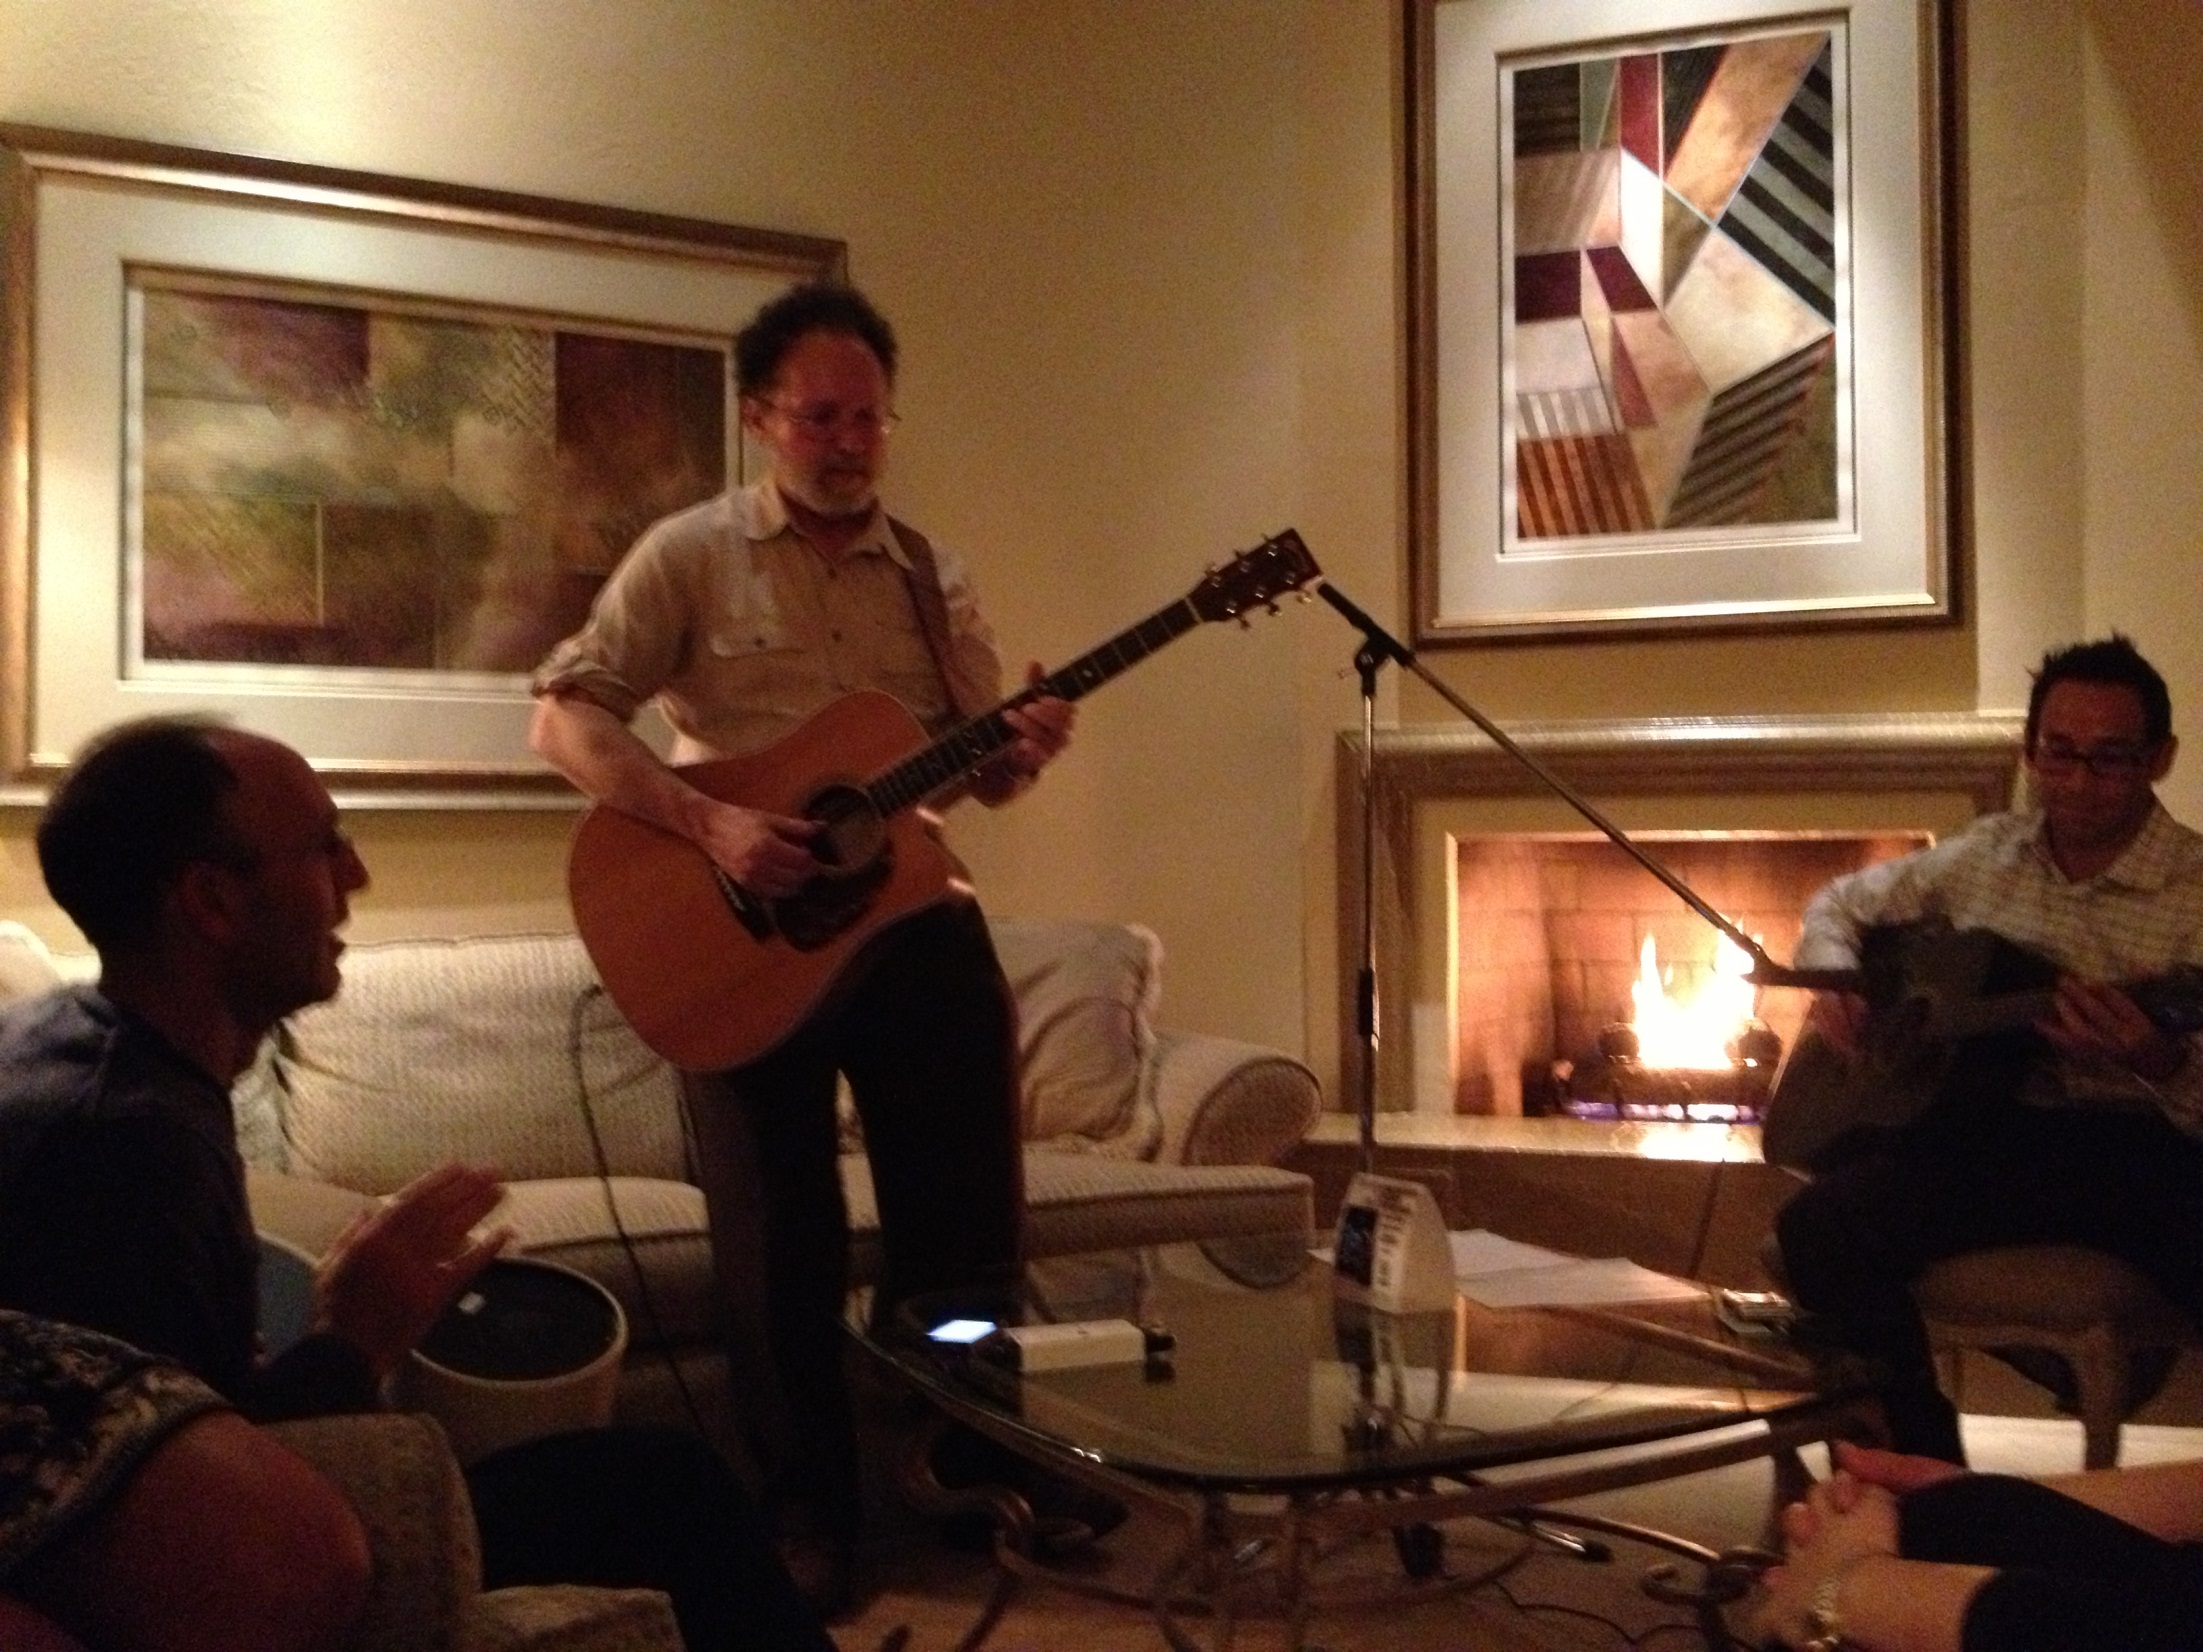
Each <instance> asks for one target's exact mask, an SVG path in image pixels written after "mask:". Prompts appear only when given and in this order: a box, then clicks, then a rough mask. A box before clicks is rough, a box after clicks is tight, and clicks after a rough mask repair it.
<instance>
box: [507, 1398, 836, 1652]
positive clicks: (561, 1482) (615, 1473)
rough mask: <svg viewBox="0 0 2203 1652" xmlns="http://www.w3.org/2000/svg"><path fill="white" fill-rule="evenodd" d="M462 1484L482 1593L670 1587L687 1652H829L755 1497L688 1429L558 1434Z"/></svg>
mask: <svg viewBox="0 0 2203 1652" xmlns="http://www.w3.org/2000/svg"><path fill="white" fill-rule="evenodd" d="M467 1490H468V1493H469V1494H470V1496H471V1497H472V1498H473V1500H474V1520H475V1526H476V1528H477V1529H478V1531H479V1532H480V1534H481V1539H482V1585H483V1587H484V1588H486V1589H503V1588H507V1587H509V1586H511V1585H514V1584H523V1583H586V1584H595V1585H599V1586H602V1587H606V1588H623V1589H663V1590H664V1591H665V1592H666V1593H667V1594H668V1595H670V1596H672V1598H673V1612H674V1616H675V1617H677V1618H678V1619H679V1620H680V1625H681V1639H682V1640H683V1642H685V1643H686V1644H687V1646H688V1647H689V1652H833V1644H834V1643H833V1642H832V1641H831V1640H830V1639H828V1638H827V1634H826V1631H825V1630H824V1629H823V1628H821V1627H820V1625H819V1620H818V1616H817V1614H816V1613H815V1612H813V1611H812V1610H811V1608H810V1606H809V1605H808V1604H807V1603H806V1602H805V1601H804V1599H803V1597H802V1596H801V1595H800V1594H799V1593H797V1591H796V1587H795V1584H794V1582H793V1581H792V1580H791V1579H790V1578H789V1576H788V1573H787V1571H786V1569H785V1568H784V1567H782V1565H781V1564H780V1558H779V1556H778V1555H777V1554H775V1553H774V1551H773V1545H772V1539H771V1535H770V1534H769V1533H768V1532H767V1531H766V1529H765V1526H764V1522H763V1521H761V1520H760V1519H759V1518H758V1515H757V1510H756V1508H755V1506H754V1505H753V1504H752V1503H751V1502H750V1498H749V1494H748V1493H747V1492H745V1491H744V1490H743V1489H742V1486H741V1483H740V1482H739V1481H737V1480H736V1479H735V1477H734V1475H733V1473H732V1472H731V1471H730V1470H729V1469H728V1468H727V1466H726V1464H725V1463H724V1462H722V1461H721V1460H720V1459H719V1457H718V1455H717V1454H716V1453H714V1452H713V1451H712V1449H711V1447H709V1446H708V1445H706V1444H705V1443H704V1442H703V1441H701V1440H699V1439H698V1438H697V1437H696V1436H695V1435H693V1434H684V1433H681V1432H678V1431H676V1430H673V1429H663V1428H592V1429H584V1430H581V1431H579V1432H577V1433H572V1434H555V1435H552V1436H550V1437H549V1438H547V1439H541V1440H531V1441H529V1442H528V1443H527V1444H525V1445H518V1446H513V1447H511V1448H509V1449H507V1450H505V1451H500V1452H495V1453H492V1454H491V1455H490V1456H488V1457H485V1458H483V1459H482V1460H481V1461H480V1462H478V1463H476V1464H475V1465H474V1467H473V1468H471V1469H469V1470H468V1471H467Z"/></svg>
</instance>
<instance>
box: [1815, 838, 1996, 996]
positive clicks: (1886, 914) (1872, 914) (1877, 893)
mask: <svg viewBox="0 0 2203 1652" xmlns="http://www.w3.org/2000/svg"><path fill="white" fill-rule="evenodd" d="M1963 842H1964V839H1963V837H1960V838H1953V839H1950V840H1948V841H1947V842H1945V843H1941V844H1937V845H1936V846H1935V847H1933V848H1930V849H1922V850H1919V851H1917V852H1916V853H1914V854H1910V855H1904V856H1900V857H1899V858H1898V859H1896V860H1885V861H1881V862H1879V863H1877V864H1875V865H1873V866H1868V867H1864V868H1862V869H1861V870H1859V871H1857V872H1847V873H1846V874H1844V876H1842V877H1840V878H1837V879H1835V880H1834V881H1833V882H1831V883H1829V884H1827V885H1826V886H1825V887H1823V888H1822V889H1821V891H1820V893H1818V894H1817V895H1815V896H1814V897H1813V898H1812V899H1811V900H1810V901H1808V902H1807V903H1806V906H1805V915H1804V918H1803V921H1802V923H1801V924H1800V927H1799V931H1798V950H1797V956H1796V959H1795V962H1796V964H1797V966H1798V967H1799V968H1800V969H1855V968H1857V967H1858V963H1859V943H1860V939H1861V937H1862V936H1863V935H1864V934H1865V933H1866V931H1867V930H1869V929H1872V928H1874V927H1875V926H1876V925H1879V924H1904V923H1911V922H1913V921H1914V920H1915V919H1918V918H1924V917H1926V916H1927V915H1928V913H1930V912H1931V911H1934V910H1935V909H1936V903H1935V880H1936V874H1937V871H1938V870H1939V868H1940V867H1941V866H1942V865H1943V864H1944V863H1946V862H1948V861H1949V860H1950V859H1951V858H1952V857H1953V856H1954V855H1955V854H1956V853H1957V852H1958V848H1959V845H1960V844H1961V843H1963Z"/></svg>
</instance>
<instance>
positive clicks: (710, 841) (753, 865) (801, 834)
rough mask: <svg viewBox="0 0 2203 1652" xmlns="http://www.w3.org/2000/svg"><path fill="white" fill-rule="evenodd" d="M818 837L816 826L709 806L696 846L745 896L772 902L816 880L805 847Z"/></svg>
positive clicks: (735, 807) (815, 867) (728, 805)
mask: <svg viewBox="0 0 2203 1652" xmlns="http://www.w3.org/2000/svg"><path fill="white" fill-rule="evenodd" d="M818 831H819V827H818V823H817V822H816V821H811V820H800V819H798V818H796V817H795V816H793V815H776V814H766V813H764V812H763V811H762V810H758V809H745V808H742V807H741V806H739V805H738V804H733V803H714V804H713V805H712V806H711V808H710V809H709V810H708V811H707V812H706V813H705V815H704V820H703V839H702V843H701V845H700V846H701V847H702V849H703V851H704V853H705V854H707V855H709V856H710V857H711V858H712V861H713V863H714V864H715V865H717V866H718V868H719V869H720V870H721V871H722V872H724V873H726V874H727V876H728V877H730V878H732V879H734V881H735V882H736V883H738V884H740V885H741V886H742V887H743V888H744V889H747V890H749V891H750V893H751V894H753V895H761V896H763V897H765V898H766V899H767V900H778V899H780V898H781V897H782V896H785V895H793V894H794V893H796V891H798V890H799V889H801V888H802V887H803V886H804V885H805V884H807V883H809V882H810V881H811V879H813V878H814V877H816V876H818V873H819V870H820V868H819V863H818V860H817V858H816V857H815V856H813V855H812V853H811V847H810V845H811V840H812V839H813V838H815V837H817V836H818Z"/></svg>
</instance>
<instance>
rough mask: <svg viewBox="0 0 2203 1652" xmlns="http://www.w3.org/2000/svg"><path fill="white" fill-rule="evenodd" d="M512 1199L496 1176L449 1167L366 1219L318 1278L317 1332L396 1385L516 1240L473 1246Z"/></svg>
mask: <svg viewBox="0 0 2203 1652" xmlns="http://www.w3.org/2000/svg"><path fill="white" fill-rule="evenodd" d="M504 1196H505V1189H504V1185H503V1184H502V1183H501V1182H499V1181H498V1179H497V1177H496V1176H495V1175H493V1174H492V1173H491V1172H489V1171H487V1170H483V1169H479V1168H476V1167H474V1166H471V1165H463V1164H447V1165H445V1166H443V1167H442V1168H441V1169H439V1170H431V1171H430V1172H428V1174H427V1175H425V1176H421V1177H417V1178H416V1179H415V1180H413V1181H411V1182H409V1183H407V1184H406V1185H405V1186H404V1187H402V1188H400V1189H399V1190H398V1191H397V1192H396V1193H394V1194H392V1195H391V1196H390V1197H389V1198H388V1199H386V1200H384V1201H383V1202H382V1203H381V1204H380V1205H377V1206H376V1207H375V1208H374V1209H373V1210H368V1211H362V1212H361V1213H360V1214H359V1215H358V1216H357V1217H355V1218H354V1219H353V1221H352V1223H351V1225H350V1226H349V1227H347V1228H346V1229H345V1230H344V1231H343V1232H342V1233H340V1234H338V1235H337V1238H336V1242H335V1243H334V1244H332V1245H331V1246H330V1247H329V1249H328V1251H327V1253H326V1254H325V1255H324V1256H323V1257H322V1259H321V1262H320V1264H319V1266H317V1267H316V1268H315V1269H314V1294H315V1297H316V1308H317V1311H316V1314H315V1319H314V1328H315V1329H316V1330H321V1331H330V1332H333V1333H335V1334H336V1335H337V1336H340V1337H342V1338H343V1339H344V1340H345V1341H347V1342H349V1343H351V1344H352V1346H353V1347H355V1348H357V1349H358V1350H359V1351H360V1352H361V1353H363V1354H365V1355H366V1356H367V1362H368V1364H369V1365H370V1366H371V1367H372V1368H373V1369H374V1372H375V1374H376V1376H378V1377H383V1376H387V1375H389V1374H390V1372H391V1371H393V1370H394V1369H396V1367H397V1364H398V1362H399V1361H400V1360H401V1359H403V1358H405V1356H406V1354H407V1353H408V1352H409V1351H410V1350H411V1349H412V1347H413V1345H414V1344H415V1343H417V1342H419V1341H420V1340H421V1338H422V1337H423V1336H425V1335H427V1334H428V1328H429V1327H430V1326H431V1325H433V1324H435V1323H436V1316H437V1315H439V1314H441V1313H442V1312H443V1311H444V1309H445V1308H446V1307H448V1306H450V1304H451V1302H452V1299H453V1298H455V1297H456V1296H458V1294H459V1293H460V1292H461V1291H463V1290H465V1289H466V1288H467V1286H468V1285H469V1284H470V1283H471V1282H472V1281H473V1279H474V1276H475V1275H476V1274H478V1273H480V1272H481V1271H482V1270H483V1269H484V1268H485V1267H487V1266H488V1265H489V1262H490V1258H492V1257H493V1256H495V1255H496V1254H497V1253H498V1252H499V1251H501V1250H503V1249H504V1248H505V1245H506V1242H507V1241H508V1240H510V1239H511V1238H512V1229H510V1228H499V1229H497V1230H496V1231H495V1232H493V1233H489V1234H485V1235H483V1236H482V1237H481V1238H475V1237H473V1236H472V1235H473V1230H474V1228H475V1226H476V1224H478V1223H479V1222H480V1221H481V1220H482V1218H483V1217H485V1216H487V1215H488V1214H489V1213H490V1212H491V1211H492V1210H494V1209H495V1208H496V1207H497V1203H498V1201H499V1200H500V1199H502V1198H504Z"/></svg>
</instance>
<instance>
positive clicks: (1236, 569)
mask: <svg viewBox="0 0 2203 1652" xmlns="http://www.w3.org/2000/svg"><path fill="white" fill-rule="evenodd" d="M1322 575H1323V570H1322V569H1321V568H1319V567H1317V566H1316V559H1315V558H1314V557H1312V556H1310V555H1309V554H1308V547H1307V546H1306V545H1304V544H1302V543H1301V539H1300V535H1299V534H1298V533H1296V532H1294V531H1293V530H1292V529H1291V528H1287V529H1285V530H1283V531H1282V532H1280V533H1274V534H1272V535H1271V536H1270V537H1269V538H1268V539H1265V540H1264V541H1263V542H1262V543H1261V544H1259V545H1257V546H1256V547H1255V548H1254V549H1253V550H1251V551H1242V552H1241V553H1240V554H1239V555H1238V556H1235V557H1233V558H1232V559H1231V561H1229V562H1227V563H1225V564H1224V566H1223V567H1221V568H1211V569H1210V570H1209V572H1208V575H1207V577H1206V578H1204V579H1203V580H1202V581H1201V583H1200V584H1198V585H1196V586H1195V587H1194V588H1193V589H1192V590H1191V591H1188V592H1187V593H1186V601H1188V602H1189V603H1191V604H1192V605H1193V611H1194V612H1195V613H1196V614H1199V615H1200V616H1201V617H1202V618H1203V619H1205V620H1227V619H1237V618H1238V617H1239V616H1240V615H1241V614H1244V613H1245V612H1246V611H1247V610H1248V609H1250V608H1253V607H1255V606H1257V605H1258V604H1261V603H1265V602H1270V601H1272V600H1274V599H1275V598H1277V597H1281V596H1283V595H1284V594H1285V593H1286V592H1288V591H1297V590H1299V589H1300V588H1301V587H1302V586H1303V585H1306V584H1307V583H1308V582H1309V581H1310V580H1313V579H1319V578H1321V577H1322Z"/></svg>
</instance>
